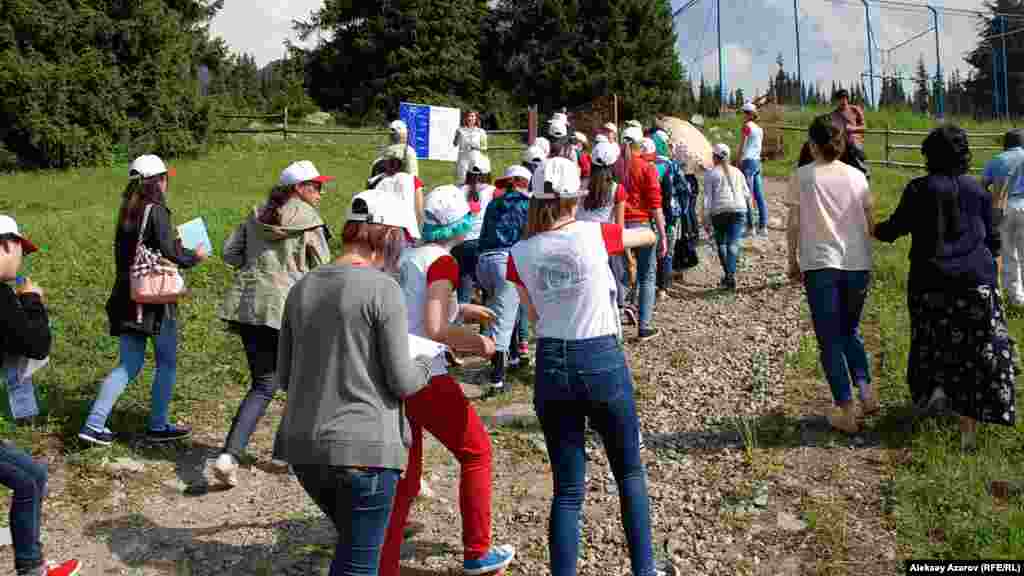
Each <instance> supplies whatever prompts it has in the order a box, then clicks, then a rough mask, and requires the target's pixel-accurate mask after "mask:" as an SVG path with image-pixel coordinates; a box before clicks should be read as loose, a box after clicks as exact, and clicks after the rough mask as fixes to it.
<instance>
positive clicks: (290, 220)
mask: <svg viewBox="0 0 1024 576" xmlns="http://www.w3.org/2000/svg"><path fill="white" fill-rule="evenodd" d="M333 180H334V177H333V176H322V175H321V174H320V172H319V171H318V170H317V169H316V166H314V165H313V163H312V162H310V161H309V160H300V161H298V162H293V163H292V164H290V165H289V166H288V167H286V168H285V169H284V170H283V171H282V172H281V176H280V178H279V179H278V183H277V185H276V186H274V187H273V188H271V190H270V195H269V197H268V198H267V201H266V202H265V203H264V204H263V206H261V207H259V208H256V209H254V210H253V212H252V213H251V214H250V215H249V216H248V217H247V218H246V219H245V220H244V221H243V222H242V223H241V224H239V225H238V227H237V228H236V229H235V231H234V232H233V233H232V234H231V236H230V237H228V239H227V240H225V241H224V250H223V258H224V262H225V263H226V264H227V265H228V266H231V267H232V268H234V269H235V276H234V280H233V281H232V283H231V286H230V287H229V288H228V290H227V292H226V293H225V295H224V300H223V303H222V304H221V309H220V312H219V314H218V317H219V318H220V319H221V320H223V321H225V322H226V323H227V325H228V327H229V329H230V330H231V331H233V332H235V333H237V334H238V335H239V336H240V337H241V339H242V346H243V348H244V349H245V357H246V360H247V361H248V364H249V372H250V381H251V384H250V389H249V393H248V394H246V396H245V399H244V400H242V404H241V405H239V407H238V412H237V413H236V414H235V417H234V419H233V420H232V422H231V429H230V431H229V432H228V435H227V437H226V438H225V439H224V448H223V450H222V451H221V454H220V456H218V457H217V461H216V462H215V463H214V465H213V472H214V475H215V476H216V477H217V479H218V480H220V481H221V482H222V483H223V484H225V485H227V486H229V487H230V486H235V485H236V484H238V461H239V459H240V458H241V456H242V454H243V453H244V452H245V448H246V446H248V444H249V437H250V436H251V435H252V433H253V431H254V430H255V429H256V425H257V424H259V421H260V419H261V418H262V417H263V414H264V413H265V412H266V410H267V405H268V404H269V403H270V401H271V400H272V399H273V397H274V393H275V392H276V391H277V389H278V387H279V385H280V381H279V379H278V378H277V348H278V340H279V335H280V331H281V315H282V314H283V313H284V304H285V298H286V297H287V296H288V291H289V290H291V288H292V286H294V285H295V283H296V282H298V280H299V279H301V278H302V277H303V276H304V275H305V274H306V273H308V272H309V271H310V270H313V269H315V268H316V267H318V266H320V265H321V264H325V263H327V262H328V261H329V260H330V257H331V253H330V249H329V248H328V246H327V235H326V233H325V231H326V229H327V227H326V225H325V224H324V221H323V219H322V218H321V217H320V213H319V211H318V210H317V208H318V207H319V205H320V194H321V192H322V188H323V186H324V184H326V183H328V182H331V181H333Z"/></svg>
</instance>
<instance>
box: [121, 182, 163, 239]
mask: <svg viewBox="0 0 1024 576" xmlns="http://www.w3.org/2000/svg"><path fill="white" fill-rule="evenodd" d="M166 177H167V175H166V174H161V175H160V176H154V177H152V178H147V179H145V180H143V179H141V178H132V179H131V180H129V181H128V185H127V186H125V187H124V192H122V193H121V208H120V209H119V210H118V211H117V226H118V228H128V229H132V228H138V227H139V224H140V223H141V222H140V221H141V220H142V213H143V211H144V210H145V208H146V204H160V205H161V206H162V205H164V204H165V203H166V202H165V200H164V194H163V192H161V190H160V179H161V178H166Z"/></svg>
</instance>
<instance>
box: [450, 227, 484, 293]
mask: <svg viewBox="0 0 1024 576" xmlns="http://www.w3.org/2000/svg"><path fill="white" fill-rule="evenodd" d="M479 244H480V241H479V240H466V241H465V242H463V243H462V244H459V245H457V246H455V247H454V248H452V256H453V257H454V258H455V261H456V262H458V263H459V274H460V278H459V289H458V290H456V294H457V296H458V299H459V304H468V303H469V301H470V300H471V299H472V298H473V287H474V285H475V283H476V282H477V278H476V266H477V259H478V258H479V253H478V251H477V247H478V246H479Z"/></svg>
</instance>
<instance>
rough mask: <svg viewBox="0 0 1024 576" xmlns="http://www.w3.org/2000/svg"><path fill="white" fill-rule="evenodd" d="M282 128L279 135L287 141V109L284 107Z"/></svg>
mask: <svg viewBox="0 0 1024 576" xmlns="http://www.w3.org/2000/svg"><path fill="white" fill-rule="evenodd" d="M283 116H284V126H283V128H281V133H282V135H283V136H284V139H285V140H288V107H287V106H285V107H284V115H283Z"/></svg>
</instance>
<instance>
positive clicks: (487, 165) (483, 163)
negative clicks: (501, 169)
mask: <svg viewBox="0 0 1024 576" xmlns="http://www.w3.org/2000/svg"><path fill="white" fill-rule="evenodd" d="M469 171H470V172H472V173H474V174H490V173H491V159H490V158H488V157H487V156H486V155H485V154H484V153H482V152H480V151H479V150H473V152H472V153H470V155H469Z"/></svg>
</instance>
